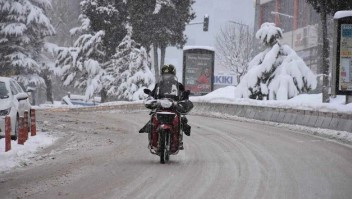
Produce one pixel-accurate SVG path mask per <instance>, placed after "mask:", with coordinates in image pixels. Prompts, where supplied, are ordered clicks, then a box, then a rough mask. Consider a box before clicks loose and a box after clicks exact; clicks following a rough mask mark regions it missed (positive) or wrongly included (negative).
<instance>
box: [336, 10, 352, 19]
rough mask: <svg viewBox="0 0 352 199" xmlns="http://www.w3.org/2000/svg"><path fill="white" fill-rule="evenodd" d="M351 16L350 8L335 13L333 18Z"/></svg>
mask: <svg viewBox="0 0 352 199" xmlns="http://www.w3.org/2000/svg"><path fill="white" fill-rule="evenodd" d="M345 17H352V10H342V11H338V12H336V13H335V16H334V19H341V18H345Z"/></svg>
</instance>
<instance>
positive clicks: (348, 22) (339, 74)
mask: <svg viewBox="0 0 352 199" xmlns="http://www.w3.org/2000/svg"><path fill="white" fill-rule="evenodd" d="M335 24H336V31H335V34H336V37H335V41H334V45H335V46H336V51H335V53H336V54H335V62H334V63H336V64H334V69H333V71H334V76H333V79H334V91H335V92H334V93H336V94H337V95H352V16H347V17H343V18H338V19H335Z"/></svg>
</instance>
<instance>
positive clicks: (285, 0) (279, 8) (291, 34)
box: [255, 0, 321, 74]
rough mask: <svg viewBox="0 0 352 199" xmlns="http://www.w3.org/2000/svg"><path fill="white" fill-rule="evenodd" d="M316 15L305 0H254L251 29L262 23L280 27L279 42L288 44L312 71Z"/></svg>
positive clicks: (315, 68)
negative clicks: (253, 15)
mask: <svg viewBox="0 0 352 199" xmlns="http://www.w3.org/2000/svg"><path fill="white" fill-rule="evenodd" d="M319 21H320V16H319V14H318V13H317V12H316V11H315V10H314V9H313V7H312V6H311V5H310V4H308V3H307V2H306V0H256V19H255V31H257V30H258V29H259V28H260V26H261V25H262V24H263V23H265V22H272V23H275V24H276V26H278V27H280V28H281V29H282V30H283V39H282V43H284V44H288V45H290V46H291V47H292V48H293V49H294V50H295V51H296V52H297V54H298V55H299V56H300V57H301V58H302V59H303V60H304V61H305V63H306V64H307V65H308V66H309V67H310V68H311V69H312V71H313V72H314V73H316V74H320V73H321V71H320V67H318V66H319V56H318V54H319V47H318V40H319V39H318V38H319V34H320V33H319V31H318V30H319V26H320V23H319Z"/></svg>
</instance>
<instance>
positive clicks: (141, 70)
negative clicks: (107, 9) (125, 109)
mask: <svg viewBox="0 0 352 199" xmlns="http://www.w3.org/2000/svg"><path fill="white" fill-rule="evenodd" d="M127 30H128V33H127V35H126V36H125V38H124V39H123V40H122V42H121V43H120V45H119V46H118V48H117V53H116V54H115V55H114V56H113V59H112V61H111V64H110V67H108V68H107V69H106V70H107V75H106V77H105V83H106V84H107V86H106V87H110V88H109V90H108V95H113V96H117V97H118V98H120V99H127V100H139V99H143V98H144V93H143V89H145V88H150V87H151V86H152V85H153V84H154V82H155V80H154V75H153V73H152V72H151V71H150V64H151V62H150V58H149V56H148V53H147V52H146V50H145V49H144V48H143V47H139V46H138V44H137V43H136V42H135V41H134V40H133V39H132V38H131V37H132V27H130V26H128V27H127ZM116 71H118V73H116Z"/></svg>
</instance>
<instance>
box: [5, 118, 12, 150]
mask: <svg viewBox="0 0 352 199" xmlns="http://www.w3.org/2000/svg"><path fill="white" fill-rule="evenodd" d="M10 150H11V117H10V116H6V117H5V152H8V151H10Z"/></svg>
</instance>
